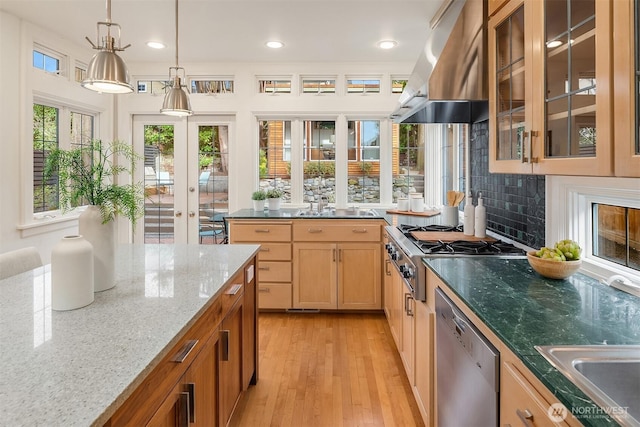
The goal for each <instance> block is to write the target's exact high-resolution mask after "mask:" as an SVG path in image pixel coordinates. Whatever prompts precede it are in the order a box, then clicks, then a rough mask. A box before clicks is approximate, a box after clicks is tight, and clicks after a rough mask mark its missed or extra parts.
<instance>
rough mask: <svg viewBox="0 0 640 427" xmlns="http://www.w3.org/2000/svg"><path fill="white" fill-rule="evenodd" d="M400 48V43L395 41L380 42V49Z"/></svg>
mask: <svg viewBox="0 0 640 427" xmlns="http://www.w3.org/2000/svg"><path fill="white" fill-rule="evenodd" d="M396 46H398V42H397V41H395V40H382V41H380V42H378V47H379V48H380V49H393V48H394V47H396Z"/></svg>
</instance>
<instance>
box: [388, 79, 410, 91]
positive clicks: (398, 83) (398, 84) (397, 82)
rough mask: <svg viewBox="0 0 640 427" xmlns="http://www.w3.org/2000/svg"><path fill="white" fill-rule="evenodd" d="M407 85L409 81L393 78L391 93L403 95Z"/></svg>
mask: <svg viewBox="0 0 640 427" xmlns="http://www.w3.org/2000/svg"><path fill="white" fill-rule="evenodd" d="M406 85H407V79H397V78H391V93H402V91H403V90H404V87H405V86H406Z"/></svg>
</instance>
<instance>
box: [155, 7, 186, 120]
mask: <svg viewBox="0 0 640 427" xmlns="http://www.w3.org/2000/svg"><path fill="white" fill-rule="evenodd" d="M181 71H182V72H181ZM181 76H182V77H181ZM184 76H185V74H184V68H182V67H180V66H179V65H178V0H176V66H175V67H169V80H170V81H171V88H170V89H169V92H167V94H166V95H165V96H164V102H163V103H162V109H161V110H160V112H161V113H162V114H167V115H169V116H178V117H186V116H190V115H192V114H193V111H191V103H190V102H189V94H188V93H187V91H186V89H185V86H184V85H183V84H182V80H183V79H184Z"/></svg>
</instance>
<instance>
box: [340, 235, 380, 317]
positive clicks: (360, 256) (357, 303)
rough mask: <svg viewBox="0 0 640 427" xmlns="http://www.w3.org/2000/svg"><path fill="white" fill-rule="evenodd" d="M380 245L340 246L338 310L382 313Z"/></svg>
mask: <svg viewBox="0 0 640 427" xmlns="http://www.w3.org/2000/svg"><path fill="white" fill-rule="evenodd" d="M381 260H382V255H381V250H380V243H341V244H339V245H338V309H347V310H358V309H360V310H363V309H366V310H379V309H380V308H381V307H382V302H381V292H380V290H381V289H380V288H381V278H380V271H381V269H380V265H381Z"/></svg>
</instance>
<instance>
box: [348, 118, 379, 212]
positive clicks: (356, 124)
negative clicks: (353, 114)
mask: <svg viewBox="0 0 640 427" xmlns="http://www.w3.org/2000/svg"><path fill="white" fill-rule="evenodd" d="M347 158H348V161H349V166H348V172H349V173H348V176H347V202H348V203H379V202H380V121H379V120H349V121H348V122H347Z"/></svg>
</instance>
